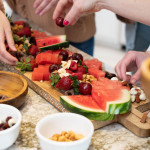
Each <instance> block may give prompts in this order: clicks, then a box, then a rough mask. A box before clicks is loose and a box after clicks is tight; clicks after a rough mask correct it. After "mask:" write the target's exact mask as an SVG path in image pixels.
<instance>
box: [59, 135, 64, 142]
mask: <svg viewBox="0 0 150 150" xmlns="http://www.w3.org/2000/svg"><path fill="white" fill-rule="evenodd" d="M65 139H66V138H65V136H63V135H62V136H60V137H59V138H58V141H60V142H62V141H65Z"/></svg>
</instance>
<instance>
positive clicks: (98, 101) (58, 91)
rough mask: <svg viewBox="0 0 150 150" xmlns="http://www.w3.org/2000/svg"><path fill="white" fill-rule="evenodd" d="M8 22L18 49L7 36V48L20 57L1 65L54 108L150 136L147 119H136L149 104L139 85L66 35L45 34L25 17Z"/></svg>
mask: <svg viewBox="0 0 150 150" xmlns="http://www.w3.org/2000/svg"><path fill="white" fill-rule="evenodd" d="M11 28H12V33H13V38H14V41H15V46H16V48H17V51H16V52H14V51H11V49H9V47H8V46H7V42H6V49H7V51H8V52H9V53H10V54H11V55H13V56H14V57H16V58H17V59H18V60H19V61H18V62H17V65H16V66H10V65H6V64H5V66H6V67H7V68H8V69H9V70H10V71H13V72H16V73H19V74H21V75H22V76H24V77H25V78H26V80H27V82H28V84H29V86H30V87H31V88H32V89H33V90H34V91H36V92H37V93H38V94H39V95H41V96H42V97H43V98H45V99H46V100H47V101H49V102H50V103H51V104H52V105H53V106H55V107H56V108H57V109H58V110H60V111H62V112H65V111H70V112H74V113H78V114H81V115H83V116H85V117H87V118H89V119H90V120H92V122H93V124H94V126H95V129H96V128H99V127H103V126H105V125H108V124H110V123H113V122H120V123H121V124H123V125H124V126H126V127H127V128H128V129H130V130H131V131H133V132H134V133H135V134H137V135H139V136H141V137H146V136H150V135H149V131H150V128H149V127H148V125H149V123H150V119H149V118H148V119H146V118H145V121H143V122H145V124H144V123H142V122H140V120H141V118H142V114H143V112H146V111H147V110H148V108H149V106H150V103H148V102H147V100H146V96H145V94H144V91H143V90H142V89H141V88H139V87H136V86H134V85H132V84H130V83H128V82H127V81H121V80H120V79H119V78H118V77H117V76H116V75H115V74H113V73H110V72H108V71H106V70H105V68H104V66H103V63H102V62H101V61H100V60H98V59H96V58H92V57H91V56H88V55H87V54H85V53H84V52H81V51H80V50H77V49H75V48H73V47H72V46H71V45H69V42H68V41H66V36H65V35H58V36H48V35H47V34H46V33H45V32H39V31H36V30H32V29H31V28H30V25H29V24H28V23H26V22H24V21H16V22H11ZM137 108H138V109H137ZM142 108H144V109H142ZM141 110H142V111H141ZM131 115H132V117H131ZM134 118H138V119H139V121H138V123H135V122H134V121H133V119H134ZM141 124H143V125H142V126H141ZM144 125H145V126H144ZM132 128H134V129H132ZM139 128H140V129H141V130H143V133H142V134H141V132H138V129H139Z"/></svg>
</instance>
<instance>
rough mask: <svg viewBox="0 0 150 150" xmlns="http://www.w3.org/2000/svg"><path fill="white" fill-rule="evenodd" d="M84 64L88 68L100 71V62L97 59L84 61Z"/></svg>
mask: <svg viewBox="0 0 150 150" xmlns="http://www.w3.org/2000/svg"><path fill="white" fill-rule="evenodd" d="M84 64H85V65H86V66H87V67H88V68H95V69H97V70H99V69H100V70H101V69H102V62H101V61H99V60H98V59H96V58H94V59H91V60H84Z"/></svg>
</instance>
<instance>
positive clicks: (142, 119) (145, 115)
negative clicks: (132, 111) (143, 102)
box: [140, 110, 150, 123]
mask: <svg viewBox="0 0 150 150" xmlns="http://www.w3.org/2000/svg"><path fill="white" fill-rule="evenodd" d="M149 113H150V110H149V111H147V112H145V113H144V114H143V116H142V118H141V120H140V122H141V123H146V119H147V116H148V114H149Z"/></svg>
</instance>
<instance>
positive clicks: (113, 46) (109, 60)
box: [3, 0, 125, 68]
mask: <svg viewBox="0 0 150 150" xmlns="http://www.w3.org/2000/svg"><path fill="white" fill-rule="evenodd" d="M3 1H4V5H5V10H6V13H7V14H8V15H11V13H12V10H11V9H10V7H9V6H8V5H7V3H6V2H5V0H3ZM95 19H96V29H97V32H96V35H95V49H94V57H96V58H98V59H99V60H101V61H102V62H104V63H105V64H107V65H109V66H110V67H113V68H114V67H115V65H116V64H117V62H118V61H119V60H120V59H121V58H122V57H123V56H124V54H125V50H124V46H125V24H124V23H122V22H120V21H119V20H117V18H116V16H115V14H114V13H112V12H110V11H108V10H102V11H100V12H97V13H96V16H95Z"/></svg>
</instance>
